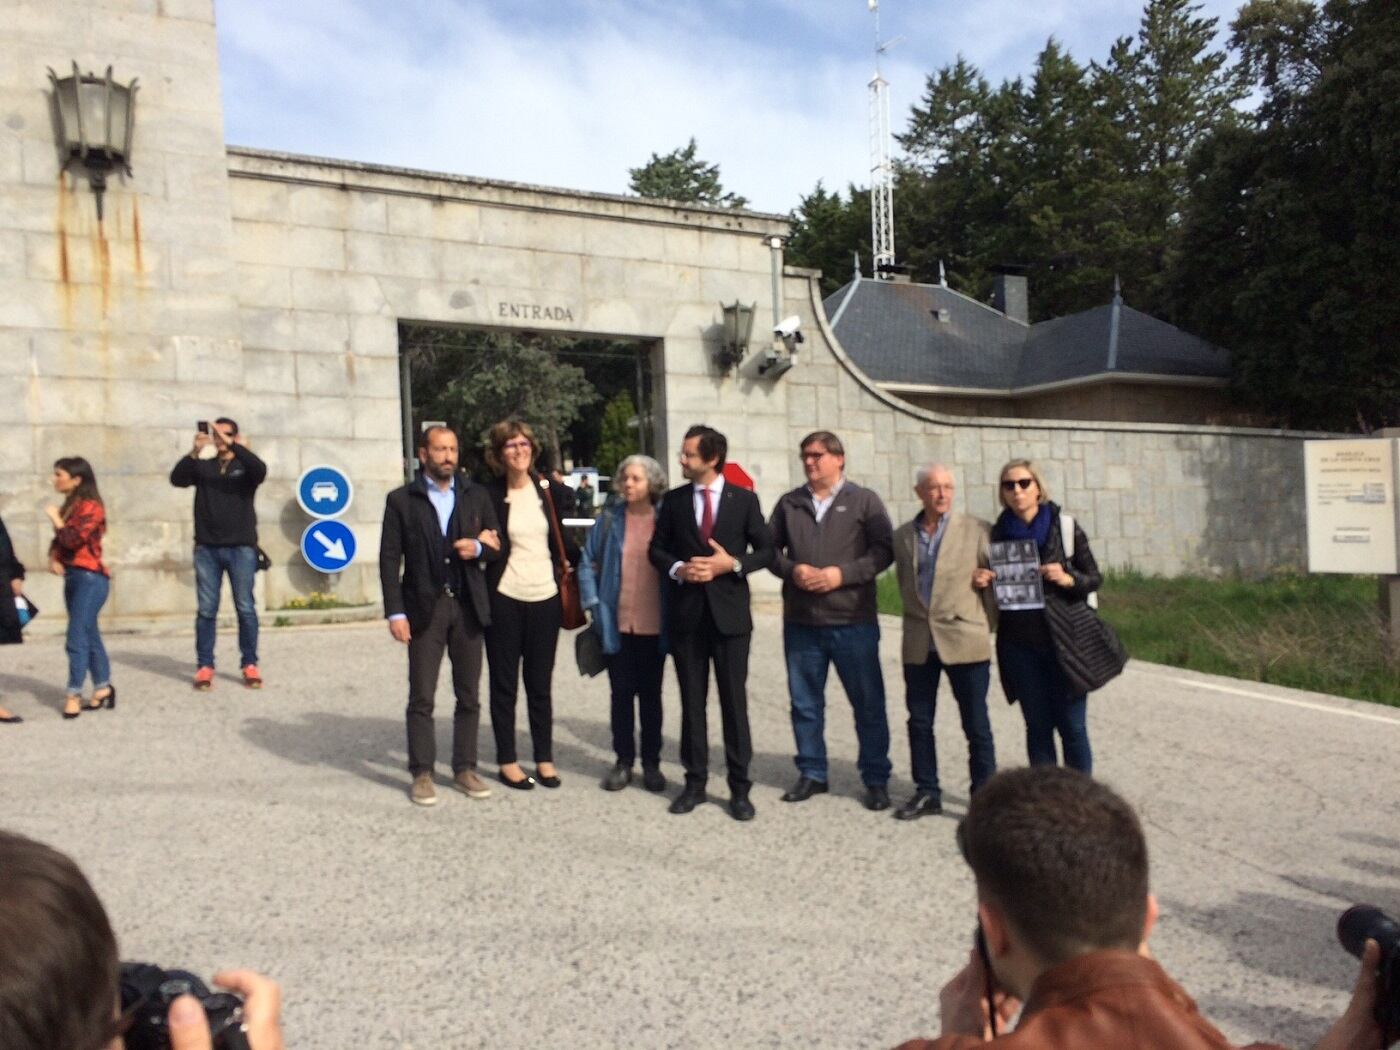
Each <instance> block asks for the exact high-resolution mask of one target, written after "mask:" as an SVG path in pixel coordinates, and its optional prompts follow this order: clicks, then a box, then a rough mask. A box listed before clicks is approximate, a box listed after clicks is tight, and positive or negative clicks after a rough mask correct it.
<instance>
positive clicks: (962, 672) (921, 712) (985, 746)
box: [904, 649, 997, 798]
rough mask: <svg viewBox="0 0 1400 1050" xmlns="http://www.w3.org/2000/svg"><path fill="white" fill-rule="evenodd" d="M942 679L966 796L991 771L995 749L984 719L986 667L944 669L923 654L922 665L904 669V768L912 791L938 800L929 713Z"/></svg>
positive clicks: (988, 675)
mask: <svg viewBox="0 0 1400 1050" xmlns="http://www.w3.org/2000/svg"><path fill="white" fill-rule="evenodd" d="M940 673H943V674H946V675H947V676H948V684H949V685H951V686H952V687H953V699H954V700H956V701H957V702H958V715H959V716H960V717H961V719H962V728H963V736H965V737H967V770H968V777H969V780H970V782H971V785H972V788H971V790H973V791H976V790H977V789H978V788H980V787H981V786H982V785H983V784H985V783H986V782H987V781H988V780H990V779H991V776H992V774H993V773H995V772H996V771H997V752H996V744H995V743H994V742H993V741H992V723H991V720H990V719H989V718H988V717H987V686H988V685H989V684H990V683H991V678H992V672H991V663H990V661H987V660H981V661H979V662H977V663H973V664H945V663H943V662H942V661H941V660H939V659H938V654H937V653H936V652H934V651H933V650H931V649H930V650H929V654H928V659H927V660H925V661H924V662H923V663H922V664H905V665H904V702H905V705H906V706H907V707H908V708H909V764H910V766H911V767H912V769H913V773H914V786H915V787H917V788H918V789H919V790H920V791H926V792H928V793H929V794H930V795H932V796H933V797H934V798H940V797H941V796H940V794H939V788H938V751H937V749H936V748H935V747H934V743H933V713H934V710H935V708H936V707H937V703H938V676H939V674H940Z"/></svg>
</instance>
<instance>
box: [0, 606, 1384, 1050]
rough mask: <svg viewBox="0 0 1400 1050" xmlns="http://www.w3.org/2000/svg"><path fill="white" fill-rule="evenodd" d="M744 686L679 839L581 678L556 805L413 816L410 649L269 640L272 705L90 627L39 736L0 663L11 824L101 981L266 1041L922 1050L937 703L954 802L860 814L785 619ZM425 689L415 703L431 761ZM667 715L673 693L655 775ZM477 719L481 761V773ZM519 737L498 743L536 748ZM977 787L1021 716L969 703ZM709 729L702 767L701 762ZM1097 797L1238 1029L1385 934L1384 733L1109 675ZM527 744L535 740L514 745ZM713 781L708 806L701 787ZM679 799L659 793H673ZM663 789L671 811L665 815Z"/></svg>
mask: <svg viewBox="0 0 1400 1050" xmlns="http://www.w3.org/2000/svg"><path fill="white" fill-rule="evenodd" d="M758 619H759V627H758V632H757V635H756V637H755V644H754V658H753V666H752V672H751V676H750V704H751V709H752V719H753V733H754V741H755V748H756V751H757V756H756V760H755V762H754V768H753V773H754V780H755V788H754V793H753V798H754V802H755V804H756V806H757V807H758V817H757V819H756V820H755V821H753V822H752V823H751V824H746V825H740V824H737V823H735V822H734V821H732V820H730V819H729V817H728V816H727V814H726V813H725V811H724V810H723V809H722V808H721V806H720V805H718V804H714V805H709V806H706V807H703V808H702V809H700V810H697V811H696V812H695V813H693V814H691V815H689V816H685V817H673V816H670V815H669V814H668V813H667V812H666V805H667V800H666V799H665V798H658V797H656V796H653V795H649V794H647V793H646V792H644V791H642V790H641V789H640V788H639V787H638V788H629V789H628V790H626V791H623V792H621V793H618V794H608V793H605V792H603V791H600V790H599V789H598V779H599V778H600V777H601V776H602V774H603V773H604V772H605V771H606V769H607V768H608V766H609V765H610V763H611V750H610V744H609V739H610V738H609V733H608V728H607V699H606V684H605V679H603V678H599V679H594V680H582V679H580V678H579V677H578V676H577V674H576V672H575V670H574V668H573V660H572V648H571V644H570V643H569V641H568V640H566V642H565V645H566V646H568V648H565V647H561V659H560V661H559V664H558V666H557V668H556V673H555V690H556V693H555V695H556V717H555V727H556V751H555V753H556V758H557V760H558V764H559V766H560V770H561V773H562V775H563V777H564V779H565V783H564V786H563V788H562V789H561V790H559V791H554V792H550V791H545V790H536V791H533V792H529V793H521V792H508V791H507V790H506V789H504V788H503V787H500V786H499V785H497V788H496V791H495V793H494V794H493V796H492V797H491V798H490V799H488V800H485V801H472V800H469V799H467V798H466V797H465V796H462V795H459V794H456V793H454V792H451V791H448V790H446V789H445V788H440V795H441V801H440V803H439V805H438V806H436V807H435V808H433V809H430V810H425V809H422V808H418V807H414V806H412V805H410V803H409V802H408V800H407V797H406V795H405V788H406V785H407V777H406V774H405V772H404V768H403V767H404V760H405V751H404V741H403V735H404V734H403V705H404V700H405V690H406V660H405V656H404V653H403V651H402V650H400V649H399V648H397V647H396V646H395V645H394V644H393V643H392V642H391V640H390V639H389V637H388V633H387V631H385V629H384V627H383V625H382V624H378V623H376V624H368V625H352V626H344V627H327V628H292V629H267V628H265V629H264V633H263V656H262V666H263V671H264V674H265V676H266V678H267V681H268V685H267V688H265V689H264V690H263V691H262V692H260V693H258V692H248V691H245V690H244V689H243V688H242V687H241V686H239V685H238V683H237V681H236V680H235V678H233V677H232V675H233V673H234V672H233V670H232V664H233V663H234V662H235V659H234V657H235V656H236V652H235V650H234V648H233V638H232V634H231V632H224V633H223V634H222V635H221V649H220V653H221V656H222V657H223V658H224V659H225V660H226V661H227V663H228V664H229V667H228V668H227V669H221V672H220V678H219V680H218V684H217V687H216V688H215V690H214V691H213V692H212V693H211V694H208V695H197V694H194V693H192V692H191V690H190V688H189V685H188V675H189V673H190V672H191V670H192V666H191V665H192V662H193V661H192V656H193V638H192V637H191V636H190V635H188V634H185V635H171V636H151V635H143V636H115V637H111V638H109V639H108V645H109V650H110V652H111V655H112V660H113V665H114V678H115V680H116V682H117V683H118V686H119V689H120V702H119V705H118V708H117V710H116V711H115V712H102V713H98V714H85V715H83V716H82V717H81V718H80V719H78V720H77V721H75V722H65V721H63V720H61V719H60V718H59V717H58V712H59V708H60V705H61V698H62V682H63V666H64V655H63V650H62V642H61V640H59V639H43V638H41V639H37V640H35V641H33V642H31V643H30V644H26V645H24V646H22V647H8V648H6V649H4V650H0V698H3V699H4V702H5V703H7V704H8V705H9V706H10V707H11V708H12V709H13V710H15V711H17V712H19V713H21V714H23V715H25V717H26V719H27V721H26V722H25V724H23V725H20V726H0V783H2V784H3V796H2V797H3V799H4V803H3V804H4V808H5V810H6V816H5V819H4V821H3V823H4V824H5V825H7V826H8V827H10V828H13V829H16V830H19V831H22V832H24V833H26V834H29V835H32V836H35V837H38V838H40V839H43V840H45V841H47V842H50V843H52V844H54V845H56V846H58V847H59V848H61V849H63V850H65V851H67V852H69V853H70V854H72V855H73V856H74V857H75V858H76V859H77V860H78V862H79V863H80V864H81V865H82V867H83V868H84V870H85V871H86V872H87V873H88V875H89V877H90V878H91V879H92V881H93V883H94V885H95V886H96V887H97V890H98V892H99V894H100V895H101V896H102V898H103V900H104V901H105V902H106V904H107V907H108V910H109V911H110V913H111V915H112V918H113V923H114V926H115V927H116V929H117V931H118V935H119V937H120V940H121V947H122V953H123V957H124V958H130V959H143V960H150V961H155V962H159V963H161V964H164V965H167V966H182V967H186V968H190V969H193V970H195V971H197V972H204V973H208V972H211V971H212V970H214V969H216V968H219V967H222V966H227V965H240V966H251V967H253V968H255V969H258V970H262V971H264V972H266V973H269V974H271V975H273V976H274V977H276V978H277V979H278V980H279V981H281V982H282V984H283V988H284V992H285V996H286V1009H285V1019H286V1028H287V1031H288V1035H289V1041H288V1045H289V1046H294V1047H297V1048H300V1050H316V1048H326V1050H331V1048H336V1050H341V1048H345V1047H352V1046H353V1047H395V1048H410V1047H411V1048H426V1047H435V1048H451V1047H475V1046H485V1045H488V1044H490V1045H502V1044H505V1045H516V1046H525V1047H531V1046H543V1047H550V1046H555V1045H564V1046H571V1047H615V1046H623V1045H646V1046H669V1047H718V1046H734V1047H777V1046H784V1047H795V1046H802V1047H842V1048H851V1047H883V1046H890V1045H892V1044H894V1043H896V1042H899V1041H900V1040H902V1039H905V1038H908V1037H910V1036H913V1035H920V1034H934V1033H936V1032H937V1029H938V1007H937V992H938V989H939V987H940V986H941V985H942V983H943V982H944V980H945V979H946V978H947V976H949V975H950V974H951V973H952V972H953V971H954V970H955V969H957V968H958V967H959V966H960V965H961V964H962V962H963V960H964V959H965V958H966V953H967V949H968V944H969V937H970V933H971V929H972V923H973V912H972V904H973V891H972V883H971V879H970V877H969V875H968V873H967V871H966V869H965V868H964V866H963V864H962V862H961V861H960V859H959V857H958V855H957V850H956V847H955V845H954V841H953V829H954V822H955V818H956V817H957V816H958V815H959V814H960V813H961V812H962V811H963V809H964V804H965V799H966V790H967V780H966V776H967V774H966V753H965V747H964V744H963V742H962V739H961V732H960V730H959V729H958V724H957V718H956V707H955V705H953V704H952V703H951V698H949V697H947V696H946V695H945V697H944V701H945V702H944V703H943V704H941V705H940V710H939V713H938V727H939V734H940V739H939V760H940V766H941V769H942V771H943V774H944V792H945V804H946V805H947V808H948V813H947V814H946V815H945V816H944V817H941V818H929V819H925V820H922V821H917V822H914V823H912V824H904V823H899V822H896V821H894V820H892V819H890V816H889V814H872V813H869V812H867V811H866V810H864V809H863V808H862V807H861V805H860V803H859V794H860V784H859V778H858V777H857V775H856V772H855V768H854V757H855V740H854V733H853V730H852V726H851V721H850V717H849V708H848V707H847V705H846V702H845V699H844V697H843V695H842V694H841V692H840V689H839V686H836V685H835V679H834V676H833V685H832V689H831V691H830V692H829V699H830V704H829V725H828V733H827V735H828V744H829V747H830V750H831V753H832V784H833V792H832V794H831V795H829V796H825V797H820V796H819V797H817V798H815V799H813V800H811V801H809V802H807V803H804V804H802V805H796V806H794V805H788V804H784V803H782V802H780V801H779V799H778V796H779V794H780V793H781V791H782V790H783V789H784V788H785V787H786V786H787V785H788V783H789V782H790V781H791V780H792V779H793V777H794V770H793V766H792V761H791V747H792V736H791V729H790V727H789V724H788V716H787V696H786V686H785V678H784V674H783V667H782V654H781V634H780V624H779V621H778V618H777V616H776V615H774V614H773V613H772V612H764V613H760V615H759V617H758ZM897 632H898V628H897V626H895V624H894V622H893V621H887V622H886V627H885V637H884V641H883V646H882V653H883V663H884V671H885V679H886V683H887V686H888V689H889V694H890V703H889V708H890V721H891V726H892V737H893V741H894V748H893V757H894V760H895V768H896V777H895V781H894V782H893V784H892V785H891V787H892V789H893V793H894V795H895V796H896V801H898V799H899V797H901V796H904V795H907V794H908V792H909V791H910V790H911V785H910V783H909V780H908V752H907V745H906V743H905V737H904V729H903V726H904V717H903V711H902V708H903V698H902V680H901V678H900V673H899V666H898V660H899V645H898V633H897ZM449 707H450V700H449V698H448V688H447V683H446V675H445V674H444V680H443V684H442V687H441V689H440V692H439V713H440V715H441V716H442V717H440V718H439V739H440V741H441V745H440V755H446V753H447V733H448V718H447V717H446V710H447V709H448V708H449ZM678 710H679V704H678V700H677V696H676V692H675V684H674V680H673V678H672V677H671V675H670V672H669V671H668V675H667V692H666V717H667V726H666V729H667V733H666V737H667V742H666V751H665V755H666V759H667V761H666V765H665V767H664V769H665V772H666V773H667V775H668V776H670V777H671V778H672V781H673V785H674V784H675V782H676V781H677V780H678V778H679V775H680V770H679V767H678V766H677V765H676V750H677V749H676V742H675V740H676V733H675V731H676V728H677V724H678ZM486 722H487V716H486V715H485V714H483V726H482V749H483V753H482V758H483V766H482V768H483V772H487V773H494V765H492V764H491V763H490V759H491V757H492V754H493V752H492V745H491V743H490V741H491V734H490V729H489V726H488V725H487V724H485V723H486ZM524 722H525V719H524V714H523V712H522V713H521V715H520V725H521V741H522V745H523V744H524V743H525V741H526V740H527V734H526V732H525V729H524ZM992 722H993V728H994V729H995V732H996V738H997V746H998V751H999V757H1000V759H1001V762H1002V764H1003V765H1009V764H1018V763H1020V762H1023V761H1024V749H1023V735H1022V724H1021V719H1020V714H1019V711H1018V710H1017V709H1015V708H1010V707H1008V705H1006V704H1005V703H1004V702H1003V701H1002V699H1001V697H1000V693H999V691H998V687H997V686H996V685H995V684H994V685H993V702H992ZM718 723H719V719H718V715H717V714H715V715H714V716H713V717H712V725H711V735H712V745H713V746H714V756H713V759H712V769H714V770H720V769H722V756H721V754H720V749H719V724H718ZM1090 731H1091V735H1092V738H1093V742H1094V747H1095V752H1096V763H1097V768H1096V772H1097V774H1098V775H1099V776H1100V777H1102V778H1103V779H1105V780H1107V781H1108V782H1109V783H1111V784H1113V785H1114V786H1115V787H1116V788H1117V789H1118V790H1120V791H1121V792H1122V793H1123V794H1124V795H1126V797H1127V798H1128V799H1130V800H1131V801H1132V802H1133V803H1134V804H1135V805H1137V806H1138V808H1139V810H1140V812H1141V813H1142V815H1143V818H1144V820H1145V823H1146V827H1147V830H1148V835H1149V842H1150V845H1151V848H1152V863H1153V879H1152V881H1153V886H1154V889H1155V891H1156V893H1157V894H1158V896H1159V898H1160V899H1161V903H1162V911H1163V915H1162V919H1161V922H1160V924H1159V926H1158V930H1157V932H1156V934H1155V935H1154V937H1153V941H1152V944H1153V947H1154V949H1155V952H1156V954H1157V956H1158V958H1159V959H1160V960H1161V961H1162V962H1163V964H1164V965H1165V966H1166V968H1167V969H1168V971H1169V972H1171V973H1172V974H1173V975H1174V976H1176V977H1177V979H1178V980H1180V981H1181V982H1182V983H1183V984H1184V985H1185V986H1186V988H1187V990H1188V991H1189V992H1191V993H1192V994H1193V995H1194V996H1195V997H1196V998H1197V1000H1198V1002H1199V1003H1200V1005H1201V1007H1202V1009H1203V1011H1204V1012H1205V1013H1206V1014H1207V1015H1208V1016H1209V1017H1211V1018H1212V1019H1214V1020H1215V1022H1216V1023H1217V1024H1218V1025H1219V1026H1220V1027H1221V1028H1223V1029H1224V1031H1225V1032H1226V1033H1227V1034H1228V1035H1230V1036H1231V1037H1232V1038H1235V1039H1237V1040H1239V1041H1248V1040H1250V1039H1260V1038H1267V1039H1273V1040H1277V1041H1280V1042H1283V1043H1285V1044H1289V1045H1294V1046H1304V1045H1308V1044H1309V1043H1310V1042H1311V1041H1312V1040H1313V1039H1314V1038H1315V1037H1316V1036H1317V1035H1318V1034H1319V1033H1320V1032H1321V1030H1322V1029H1323V1028H1324V1027H1325V1026H1326V1024H1327V1023H1328V1021H1329V1019H1330V1018H1331V1017H1333V1016H1335V1015H1336V1014H1337V1013H1338V1012H1339V1011H1340V1009H1341V1007H1342V1005H1343V1003H1344V1002H1345V998H1346V992H1347V990H1348V989H1349V988H1350V985H1351V982H1352V980H1353V977H1354V966H1353V963H1352V961H1351V959H1350V957H1348V956H1346V955H1345V954H1344V953H1343V952H1342V950H1341V949H1340V948H1339V947H1338V945H1337V943H1336V940H1335V936H1334V933H1333V930H1334V927H1335V922H1336V917H1337V915H1338V914H1339V913H1340V912H1341V910H1342V909H1343V908H1345V907H1346V906H1347V905H1348V904H1350V903H1353V902H1356V901H1364V902H1369V903H1373V904H1376V905H1379V906H1380V907H1383V908H1385V909H1386V910H1387V911H1389V912H1390V913H1391V914H1392V915H1400V822H1398V821H1397V820H1396V812H1397V802H1400V773H1397V764H1396V757H1397V755H1400V711H1396V710H1393V709H1389V708H1383V707H1377V706H1372V705H1367V704H1361V703H1355V702H1351V701H1346V700H1338V699H1333V698H1329V697H1321V696H1317V695H1315V694H1308V693H1300V692H1297V691H1293V690H1287V689H1280V688H1273V687H1269V686H1259V685H1254V684H1252V683H1240V682H1233V681H1230V680H1226V679H1218V678H1211V677H1209V676H1204V675H1196V674H1191V673H1189V672H1182V671H1177V670H1174V669H1168V668H1161V667H1155V666H1148V665H1142V664H1133V665H1131V666H1130V668H1129V670H1128V672H1127V673H1125V674H1124V675H1123V677H1121V678H1120V679H1119V680H1118V681H1116V682H1114V683H1113V684H1112V685H1110V686H1109V687H1108V688H1106V689H1104V690H1103V691H1102V692H1101V693H1098V694H1096V695H1095V696H1094V697H1093V698H1092V699H1091V701H1090ZM522 751H523V752H524V753H526V754H528V748H526V747H524V746H522ZM711 785H712V787H713V788H715V790H716V792H717V793H718V794H719V795H720V796H721V797H722V796H723V793H724V785H723V780H722V775H721V776H719V777H715V778H713V779H712V781H711ZM673 790H674V789H673ZM672 793H673V791H672V792H668V795H669V794H672Z"/></svg>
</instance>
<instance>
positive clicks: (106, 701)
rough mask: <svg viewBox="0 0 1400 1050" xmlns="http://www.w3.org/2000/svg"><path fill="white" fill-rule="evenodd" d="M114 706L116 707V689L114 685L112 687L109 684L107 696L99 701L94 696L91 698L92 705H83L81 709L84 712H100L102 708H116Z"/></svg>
mask: <svg viewBox="0 0 1400 1050" xmlns="http://www.w3.org/2000/svg"><path fill="white" fill-rule="evenodd" d="M116 706H117V687H116V686H114V685H112V684H111V683H110V682H109V683H107V695H106V696H104V697H102V699H100V700H99V699H98V698H97V697H96V696H94V697H93V698H92V703H90V704H84V705H83V708H84V710H87V711H101V710H102V709H103V708H104V707H116Z"/></svg>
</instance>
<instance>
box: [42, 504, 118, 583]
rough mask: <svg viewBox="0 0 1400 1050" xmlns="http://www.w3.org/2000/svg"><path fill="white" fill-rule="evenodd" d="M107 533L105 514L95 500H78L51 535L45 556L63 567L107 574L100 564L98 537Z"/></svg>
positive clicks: (100, 551)
mask: <svg viewBox="0 0 1400 1050" xmlns="http://www.w3.org/2000/svg"><path fill="white" fill-rule="evenodd" d="M106 531H107V511H106V509H105V508H104V507H103V506H102V504H101V503H99V502H97V500H95V499H82V500H79V501H78V502H77V503H75V504H73V506H72V507H71V508H70V509H69V511H68V517H66V518H64V519H63V528H61V529H59V530H58V531H56V532H55V533H54V537H53V543H52V544H51V545H50V546H49V556H50V557H52V558H57V559H58V560H59V561H61V562H62V563H63V564H64V566H65V567H68V568H73V569H90V570H91V571H92V572H100V573H101V574H102V575H103V576H107V575H109V574H108V572H107V566H106V565H105V564H103V562H102V537H103V535H104V534H105V533H106Z"/></svg>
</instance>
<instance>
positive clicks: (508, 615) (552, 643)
mask: <svg viewBox="0 0 1400 1050" xmlns="http://www.w3.org/2000/svg"><path fill="white" fill-rule="evenodd" d="M560 616H561V612H560V606H559V596H558V595H557V594H556V595H555V596H554V597H552V598H546V599H545V600H544V601H542V602H518V601H516V600H515V599H514V598H507V597H506V596H505V595H504V594H492V595H491V626H490V627H488V628H487V629H486V660H487V662H488V663H489V664H490V667H491V729H492V731H493V732H494V733H495V734H496V762H497V763H498V764H500V765H503V766H508V765H510V764H511V763H512V762H518V761H519V758H518V757H517V756H516V753H515V698H516V686H517V683H519V682H520V680H521V678H522V677H523V678H524V681H525V711H526V714H527V715H528V716H529V719H530V741H531V743H532V745H533V746H534V750H535V761H536V762H537V763H538V762H553V761H554V739H553V733H554V701H553V699H552V698H551V696H550V681H551V680H552V679H553V677H554V650H555V648H556V647H557V646H558V644H559V623H560ZM522 664H523V665H524V666H523V675H522Z"/></svg>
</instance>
